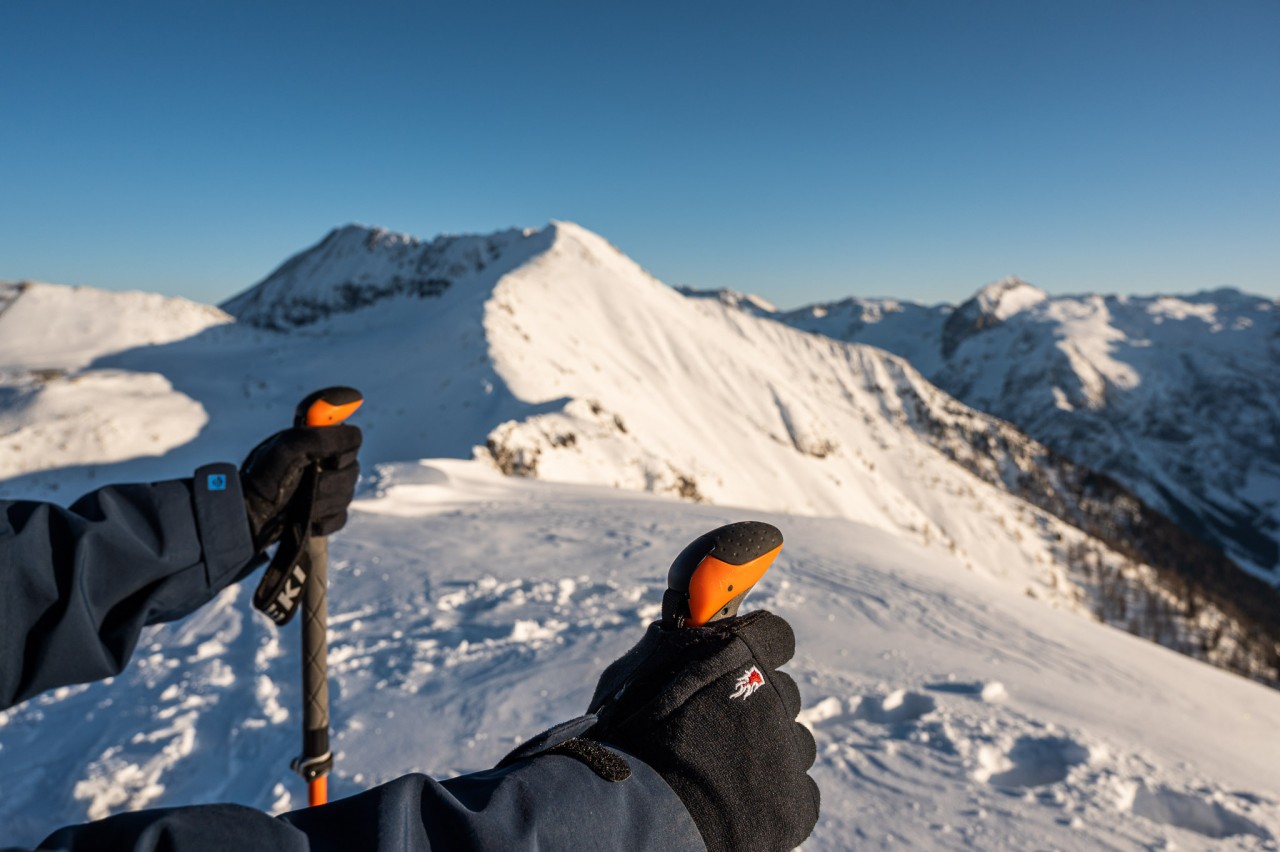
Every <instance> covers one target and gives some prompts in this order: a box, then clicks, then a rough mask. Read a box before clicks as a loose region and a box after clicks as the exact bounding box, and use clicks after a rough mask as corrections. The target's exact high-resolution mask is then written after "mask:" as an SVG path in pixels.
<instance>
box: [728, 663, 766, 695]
mask: <svg viewBox="0 0 1280 852" xmlns="http://www.w3.org/2000/svg"><path fill="white" fill-rule="evenodd" d="M762 686H764V675H762V674H760V670H759V669H758V668H756V667H755V666H752V667H751V668H749V669H747V670H746V671H745V672H743V673H742V676H741V677H739V678H738V682H737V683H735V684H734V685H733V694H731V695H730V696H729V697H730V698H741V699H742V700H743V701H746V700H747V699H748V698H750V697H751V695H752V693H754V692H755V691H756V690H757V689H759V688H760V687H762Z"/></svg>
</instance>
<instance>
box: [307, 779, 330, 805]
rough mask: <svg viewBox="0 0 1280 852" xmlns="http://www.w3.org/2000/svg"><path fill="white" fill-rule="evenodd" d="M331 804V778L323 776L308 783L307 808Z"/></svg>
mask: <svg viewBox="0 0 1280 852" xmlns="http://www.w3.org/2000/svg"><path fill="white" fill-rule="evenodd" d="M328 802H329V776H328V775H321V776H320V777H319V778H315V779H312V780H311V781H310V782H308V783H307V806H308V807H312V808H314V807H315V806H316V805H324V804H327V803H328Z"/></svg>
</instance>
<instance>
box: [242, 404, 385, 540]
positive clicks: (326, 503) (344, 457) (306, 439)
mask: <svg viewBox="0 0 1280 852" xmlns="http://www.w3.org/2000/svg"><path fill="white" fill-rule="evenodd" d="M360 440H361V434H360V430H359V429H358V428H356V427H355V426H346V425H338V426H324V427H320V428H311V427H301V428H293V429H285V430H284V431H283V432H277V433H276V434H274V435H272V436H271V437H270V438H267V440H265V441H263V442H262V443H261V444H259V445H258V446H256V447H254V449H253V451H252V452H250V453H249V457H248V458H246V459H245V460H244V464H243V465H241V466H240V486H241V489H242V490H243V491H244V502H245V509H246V510H247V511H248V513H249V529H250V531H251V532H252V534H253V544H254V547H255V548H257V550H258V552H259V553H261V552H262V551H263V550H266V549H267V548H268V547H270V546H271V545H272V544H274V543H275V542H276V540H277V539H279V538H280V531H281V529H282V528H283V525H284V519H285V514H286V509H288V508H289V504H290V502H291V501H292V500H293V499H294V497H295V495H296V494H297V491H298V486H299V484H301V482H302V478H303V474H304V473H306V471H307V470H308V469H309V468H311V467H312V466H313V465H314V464H315V463H316V462H319V463H320V471H319V474H318V476H319V480H318V481H317V483H316V491H315V503H314V505H313V509H312V515H311V517H312V525H311V532H312V533H314V534H316V535H328V534H329V533H331V532H335V531H337V530H339V529H341V528H342V525H343V524H345V523H346V522H347V506H348V505H350V503H351V498H352V496H353V495H354V494H355V490H356V480H357V479H359V478H360V464H359V463H358V462H357V461H356V453H357V452H358V451H359V449H360Z"/></svg>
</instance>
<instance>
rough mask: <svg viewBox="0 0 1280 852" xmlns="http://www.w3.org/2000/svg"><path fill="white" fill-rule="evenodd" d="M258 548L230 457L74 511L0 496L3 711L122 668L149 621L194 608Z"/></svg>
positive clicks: (116, 491)
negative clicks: (186, 476)
mask: <svg viewBox="0 0 1280 852" xmlns="http://www.w3.org/2000/svg"><path fill="white" fill-rule="evenodd" d="M255 552H256V551H255V549H254V546H253V542H252V539H251V537H250V530H249V521H248V518H247V516H246V514H245V502H244V497H243V495H242V493H241V489H240V478H239V475H238V472H237V470H236V467H235V466H234V465H230V464H216V465H209V466H208V467H204V468H201V469H200V470H198V471H197V472H196V475H195V477H194V478H192V479H179V480H173V481H168V482H157V483H152V484H139V485H113V486H108V487H105V488H101V489H99V490H97V491H94V492H91V493H89V494H86V495H85V496H84V497H81V498H80V499H79V500H77V501H76V502H75V503H74V504H73V505H72V506H71V507H70V508H67V509H64V508H61V507H59V506H55V505H52V504H49V503H36V502H25V501H19V502H3V501H0V587H2V588H3V590H4V591H3V593H2V594H0V708H5V707H10V706H12V705H14V704H16V703H18V702H20V701H24V700H25V699H27V698H30V697H31V696H33V695H36V694H38V693H40V692H42V691H44V690H46V689H52V688H54V687H57V686H64V685H66V684H72V683H84V682H87V681H91V680H98V679H100V678H105V677H111V676H112V675H116V674H119V673H120V671H121V670H122V669H123V668H124V665H125V663H127V662H128V660H129V657H130V655H131V654H132V653H133V648H134V645H135V644H136V643H137V640H138V635H139V633H141V631H142V628H143V627H144V626H146V625H148V624H155V623H157V622H161V621H171V620H174V619H177V618H181V617H182V616H184V615H186V614H188V613H190V612H192V611H193V610H195V609H196V608H198V607H199V606H200V605H201V604H203V603H205V602H206V601H208V600H209V599H210V598H212V597H213V596H214V595H215V594H217V593H218V591H220V590H221V589H223V588H225V587H226V586H227V585H229V584H230V583H233V582H235V581H236V580H238V579H239V578H240V577H241V576H242V574H243V573H244V572H246V571H247V570H248V569H249V568H251V567H252V564H253V561H254V555H255Z"/></svg>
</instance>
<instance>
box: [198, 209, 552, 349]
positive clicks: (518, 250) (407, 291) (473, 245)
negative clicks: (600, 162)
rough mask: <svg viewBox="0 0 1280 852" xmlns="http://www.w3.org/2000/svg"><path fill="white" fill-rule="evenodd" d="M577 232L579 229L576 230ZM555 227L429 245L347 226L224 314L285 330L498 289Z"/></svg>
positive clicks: (230, 303)
mask: <svg viewBox="0 0 1280 852" xmlns="http://www.w3.org/2000/svg"><path fill="white" fill-rule="evenodd" d="M574 227H576V226H574ZM556 229H557V225H556V224H553V225H551V226H548V227H547V228H544V229H542V230H541V231H538V230H534V229H519V228H510V229H508V230H505V231H498V232H496V233H493V234H488V235H464V236H455V235H441V236H438V237H436V238H435V239H434V240H431V241H430V242H428V241H426V240H422V239H419V238H418V237H414V236H410V235H408V234H402V233H397V232H395V231H390V230H387V229H385V228H376V227H369V226H367V225H360V224H348V225H343V226H342V227H339V228H334V229H333V230H332V231H330V232H329V233H328V234H326V235H325V237H324V238H323V239H322V240H320V242H318V243H316V244H315V245H314V246H311V247H310V248H308V249H305V250H304V251H302V252H299V253H298V254H296V255H294V256H293V257H291V258H289V259H288V260H286V261H285V262H284V263H283V264H281V265H280V267H279V268H278V269H276V270H275V271H274V272H272V273H271V274H270V275H268V276H267V277H266V278H265V279H263V280H262V281H261V282H259V283H258V284H256V285H254V286H253V287H251V288H249V289H248V290H246V291H244V292H242V293H240V294H238V295H236V296H233V297H232V298H231V299H229V300H227V301H226V302H224V303H223V305H222V308H223V309H224V310H226V311H227V313H230V314H232V315H233V316H235V317H236V318H237V319H239V320H241V321H242V322H247V323H249V324H251V325H258V326H262V327H265V328H275V329H284V328H291V327H297V326H303V325H309V324H311V323H315V322H318V321H319V320H321V319H324V318H325V317H328V316H331V315H333V314H340V313H351V312H353V311H357V310H360V309H362V308H366V307H369V306H370V305H373V304H375V303H378V302H382V301H385V300H387V299H390V298H397V297H406V298H418V299H424V298H431V297H438V296H442V295H444V293H445V292H446V291H447V290H449V289H450V288H451V287H453V286H454V285H456V284H461V283H464V282H466V283H470V282H471V280H472V279H475V278H483V279H485V281H486V282H487V283H490V284H492V283H493V282H494V281H496V280H497V278H499V277H501V276H502V275H503V274H505V273H506V272H507V271H509V270H511V269H513V268H514V267H516V266H518V265H519V264H521V263H523V262H524V261H525V260H527V259H528V258H529V257H531V256H532V255H534V254H537V253H539V252H541V251H545V250H547V248H549V247H550V245H551V244H552V242H553V241H554V239H555V236H556Z"/></svg>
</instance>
